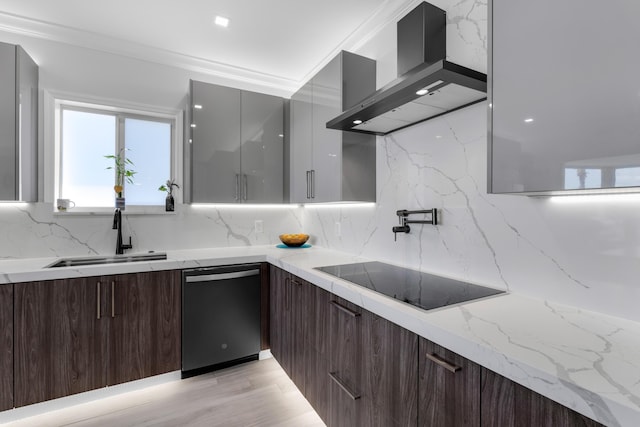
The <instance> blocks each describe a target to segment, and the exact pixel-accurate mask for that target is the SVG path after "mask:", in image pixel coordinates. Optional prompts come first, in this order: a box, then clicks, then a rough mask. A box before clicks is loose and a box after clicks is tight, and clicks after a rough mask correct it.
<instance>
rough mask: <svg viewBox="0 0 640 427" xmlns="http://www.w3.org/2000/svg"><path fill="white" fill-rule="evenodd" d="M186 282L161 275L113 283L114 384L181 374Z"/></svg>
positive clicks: (172, 275) (111, 364) (111, 373)
mask: <svg viewBox="0 0 640 427" xmlns="http://www.w3.org/2000/svg"><path fill="white" fill-rule="evenodd" d="M181 280H182V278H181V274H180V272H179V271H162V272H147V273H138V274H126V275H119V276H114V277H113V279H112V280H111V281H110V286H111V289H110V292H111V295H110V296H111V309H110V310H111V312H110V313H109V314H110V315H111V316H112V317H111V324H110V336H109V348H110V358H109V377H108V383H109V385H115V384H120V383H124V382H128V381H134V380H139V379H141V378H147V377H150V376H153V375H158V374H163V373H166V372H171V371H175V370H179V369H180V333H179V332H178V331H180V322H181V315H180V313H181V293H182V292H181Z"/></svg>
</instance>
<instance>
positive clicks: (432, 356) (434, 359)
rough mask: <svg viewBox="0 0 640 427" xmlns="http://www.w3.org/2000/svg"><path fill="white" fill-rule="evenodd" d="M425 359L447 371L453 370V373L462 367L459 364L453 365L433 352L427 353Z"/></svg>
mask: <svg viewBox="0 0 640 427" xmlns="http://www.w3.org/2000/svg"><path fill="white" fill-rule="evenodd" d="M427 359H429V360H431V361H432V362H433V363H435V364H436V365H440V366H442V367H443V368H444V369H446V370H447V371H449V372H453V373H454V374H455V373H456V372H458V371H460V370H462V368H461V367H460V366H457V365H454V364H453V363H450V362H447V361H446V360H444V359H443V358H442V357H440V356H438V355H437V354H435V353H427Z"/></svg>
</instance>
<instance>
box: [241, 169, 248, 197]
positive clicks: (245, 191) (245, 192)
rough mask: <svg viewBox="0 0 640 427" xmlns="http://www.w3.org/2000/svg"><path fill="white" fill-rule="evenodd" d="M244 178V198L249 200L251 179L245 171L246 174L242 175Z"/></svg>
mask: <svg viewBox="0 0 640 427" xmlns="http://www.w3.org/2000/svg"><path fill="white" fill-rule="evenodd" d="M242 177H243V179H244V195H243V199H244V200H247V197H248V195H247V194H248V193H249V180H248V179H247V174H246V173H245V174H244V175H242Z"/></svg>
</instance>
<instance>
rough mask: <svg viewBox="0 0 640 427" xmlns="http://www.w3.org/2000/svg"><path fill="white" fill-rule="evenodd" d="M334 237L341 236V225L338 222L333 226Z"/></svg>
mask: <svg viewBox="0 0 640 427" xmlns="http://www.w3.org/2000/svg"><path fill="white" fill-rule="evenodd" d="M334 230H335V234H336V237H340V236H342V225H341V224H340V222H336V223H335V226H334Z"/></svg>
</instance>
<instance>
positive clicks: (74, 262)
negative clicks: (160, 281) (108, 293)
mask: <svg viewBox="0 0 640 427" xmlns="http://www.w3.org/2000/svg"><path fill="white" fill-rule="evenodd" d="M166 259H167V254H166V253H164V252H150V253H147V254H132V255H114V256H94V257H81V258H61V259H59V260H58V261H56V262H53V263H51V264H49V265H47V266H46V267H45V268H56V267H78V266H85V265H99V264H119V263H126V262H141V261H162V260H166Z"/></svg>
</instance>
